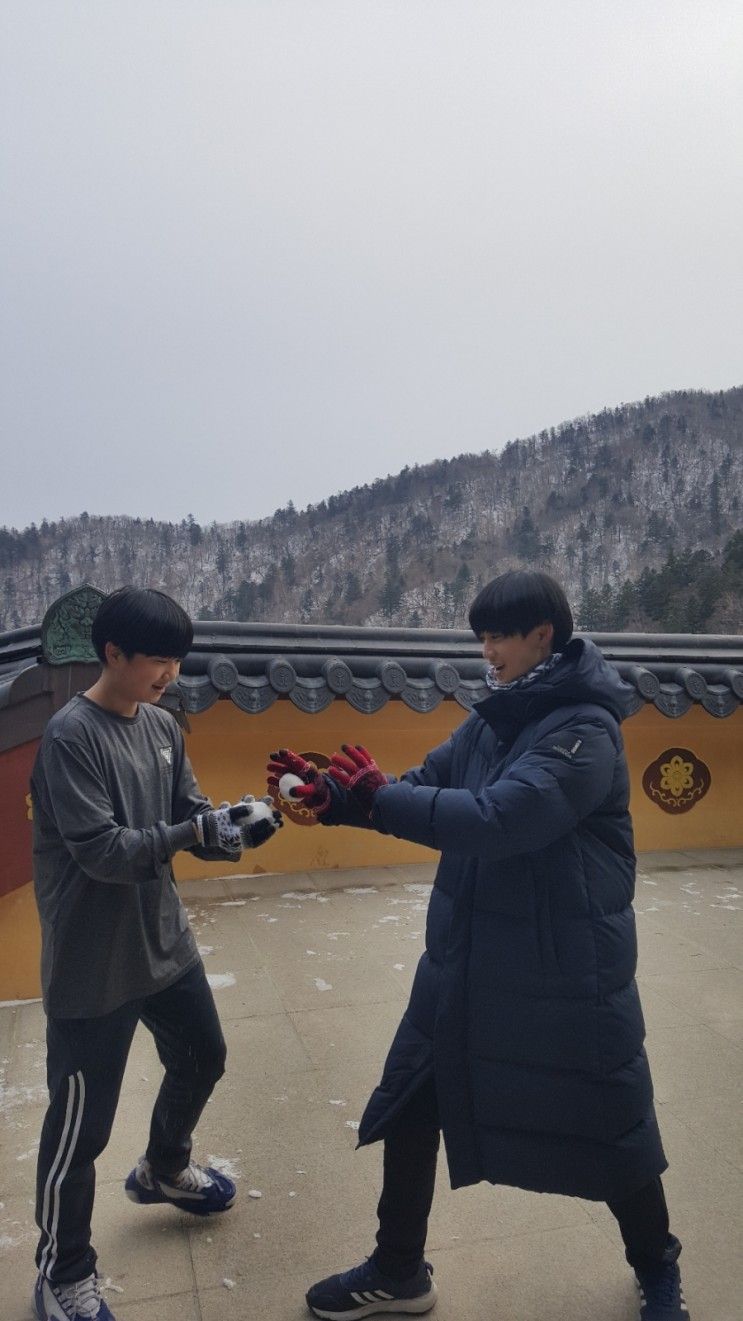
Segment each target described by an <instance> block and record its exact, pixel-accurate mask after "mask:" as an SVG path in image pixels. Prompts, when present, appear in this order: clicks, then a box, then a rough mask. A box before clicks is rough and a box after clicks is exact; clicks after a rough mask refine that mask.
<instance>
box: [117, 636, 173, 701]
mask: <svg viewBox="0 0 743 1321" xmlns="http://www.w3.org/2000/svg"><path fill="white" fill-rule="evenodd" d="M106 663H107V670H108V673H109V675H110V677H111V678H112V679H114V680H115V683H116V689H117V692H118V693H119V694H120V696H121V697H123V698H125V699H126V700H127V701H129V702H132V703H136V702H159V701H160V698H161V697H162V695H163V693H164V692H165V689H166V688H167V686H168V684H169V683H173V681H174V680H175V679H177V678H178V675H179V674H180V670H181V662H180V660H178V659H176V657H174V656H145V655H144V653H143V652H141V651H135V653H134V655H133V656H127V655H125V653H124V652H123V651H122V650H121V648H120V647H116V646H115V645H114V644H113V643H112V642H107V643H106Z"/></svg>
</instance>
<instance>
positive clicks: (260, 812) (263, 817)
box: [230, 794, 284, 849]
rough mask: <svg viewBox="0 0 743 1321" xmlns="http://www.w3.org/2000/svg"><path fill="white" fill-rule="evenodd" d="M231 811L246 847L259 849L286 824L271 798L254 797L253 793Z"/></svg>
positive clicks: (243, 844) (241, 800)
mask: <svg viewBox="0 0 743 1321" xmlns="http://www.w3.org/2000/svg"><path fill="white" fill-rule="evenodd" d="M230 812H231V813H232V817H233V820H234V822H235V824H236V826H237V828H238V831H239V833H240V838H241V840H242V846H243V848H244V849H257V848H258V847H259V846H260V845H261V844H265V842H266V840H267V839H270V838H271V836H272V835H275V834H276V831H277V830H280V829H281V827H282V826H283V824H284V818H283V816H282V815H281V813H280V812H277V811H276V809H275V807H274V805H273V800H272V799H271V798H254V797H253V795H252V794H245V796H244V797H243V798H241V799H240V802H239V803H236V804H235V806H234V807H231V808H230Z"/></svg>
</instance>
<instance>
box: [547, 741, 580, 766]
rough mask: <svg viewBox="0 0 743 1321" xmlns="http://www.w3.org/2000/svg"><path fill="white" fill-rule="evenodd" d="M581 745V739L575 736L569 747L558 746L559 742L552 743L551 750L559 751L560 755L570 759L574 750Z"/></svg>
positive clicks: (573, 754) (574, 752)
mask: <svg viewBox="0 0 743 1321" xmlns="http://www.w3.org/2000/svg"><path fill="white" fill-rule="evenodd" d="M582 747H583V739H582V738H577V739H576V740H575V742H574V743H573V744H571V746H570V747H569V748H563V747H561V746H560V744H559V743H553V744H552V751H553V752H559V753H560V756H561V757H565V758H566V759H567V760H568V761H570V758H571V757H574V756H575V754H576V752H577V751H578V750H579V748H582Z"/></svg>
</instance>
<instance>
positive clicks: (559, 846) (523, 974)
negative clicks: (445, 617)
mask: <svg viewBox="0 0 743 1321" xmlns="http://www.w3.org/2000/svg"><path fill="white" fill-rule="evenodd" d="M470 624H471V626H472V629H473V630H474V632H475V635H476V636H477V637H478V638H479V639H480V641H481V642H482V644H483V652H484V656H485V659H486V660H487V661H488V662H489V665H490V668H489V671H488V676H487V679H488V686H489V688H490V689H491V692H490V695H489V696H488V697H487V698H486V699H485V700H484V701H483V702H480V703H479V704H478V705H477V706H476V707H475V709H474V711H473V712H472V714H471V715H470V717H469V718H468V719H467V720H466V721H465V722H464V723H463V724H462V725H461V726H460V727H459V728H458V729H457V730H456V731H455V732H454V734H453V735H452V737H451V738H450V739H449V740H448V742H447V743H444V744H442V745H441V746H440V747H438V748H436V749H434V751H433V752H431V753H430V755H429V756H428V757H427V758H426V760H425V762H424V764H423V765H422V766H420V767H417V768H416V769H414V770H411V771H408V772H407V773H406V774H405V775H403V776H402V778H401V779H400V780H399V781H396V780H394V778H393V777H389V776H386V775H384V774H383V773H382V772H381V771H380V770H379V768H378V767H377V766H376V764H375V762H374V761H373V759H372V758H371V757H370V755H369V754H368V753H367V752H366V750H365V749H363V748H361V747H360V746H357V747H355V748H354V747H350V746H349V745H344V748H343V753H336V754H335V755H334V757H333V759H332V763H331V767H330V772H329V774H330V776H332V777H333V778H332V780H331V779H328V778H327V777H326V776H324V775H320V774H319V773H318V772H317V771H316V770H315V769H314V768H313V767H311V766H310V765H309V764H308V763H307V762H304V761H302V759H301V758H298V757H297V756H296V754H294V753H292V752H289V751H288V750H286V749H282V751H281V752H280V753H277V754H273V761H272V764H271V767H270V768H269V769H270V773H271V777H272V780H271V782H272V783H273V784H275V783H276V779H277V777H278V775H280V774H282V773H283V772H284V771H286V770H289V771H291V772H293V773H295V774H298V775H300V776H301V778H302V779H303V780H304V781H305V785H304V786H302V787H300V788H299V789H298V790H295V793H297V795H298V796H299V797H303V798H304V801H305V803H306V804H307V805H309V806H312V807H313V808H314V809H315V811H316V813H317V814H318V816H319V817H320V819H321V820H322V821H323V822H324V823H326V824H328V825H355V826H365V827H367V828H368V827H371V828H372V829H374V830H378V831H380V832H381V833H383V834H391V835H397V836H398V837H399V838H401V839H409V840H413V841H415V842H417V843H420V844H425V845H427V846H428V847H429V848H434V849H440V850H441V861H440V864H439V868H438V871H437V874H436V881H435V884H434V888H433V892H432V895H431V901H430V906H429V913H428V922H427V931H426V950H425V953H424V954H423V955H422V957H421V960H420V963H419V965H418V969H417V973H416V976H415V981H414V984H413V989H412V993H411V997H410V1003H409V1005H408V1008H407V1010H406V1012H405V1014H404V1016H403V1019H402V1022H401V1023H400V1026H399V1028H398V1031H397V1033H396V1035H395V1038H394V1041H393V1043H392V1046H391V1049H390V1052H389V1055H388V1058H387V1062H386V1065H385V1068H384V1073H383V1077H382V1080H381V1082H380V1084H379V1086H378V1087H377V1088H376V1090H375V1091H374V1093H373V1094H372V1096H371V1099H370V1101H369V1103H368V1105H367V1108H366V1111H365V1113H364V1116H363V1119H362V1122H361V1127H360V1132H359V1142H360V1144H361V1145H364V1144H366V1143H369V1142H374V1141H376V1140H377V1139H379V1138H383V1139H384V1184H383V1190H382V1196H381V1200H380V1202H379V1207H378V1216H379V1231H378V1234H377V1247H376V1250H375V1252H374V1254H373V1255H372V1256H371V1257H370V1258H369V1260H368V1261H365V1262H364V1263H363V1264H362V1265H360V1266H357V1267H355V1268H353V1269H351V1270H349V1271H344V1272H342V1273H341V1274H338V1275H333V1276H330V1277H329V1278H328V1279H326V1280H323V1281H321V1282H320V1283H319V1284H316V1285H313V1287H312V1288H311V1289H310V1290H309V1292H308V1294H307V1302H308V1304H309V1306H310V1308H311V1309H312V1310H313V1312H314V1313H315V1315H317V1316H319V1317H326V1318H331V1319H333V1318H334V1319H336V1321H341V1319H342V1318H352V1317H364V1316H369V1315H372V1314H373V1313H376V1312H407V1313H422V1312H425V1311H428V1309H429V1308H430V1307H432V1306H433V1304H434V1302H435V1298H436V1288H435V1285H434V1282H433V1280H432V1278H431V1275H432V1272H431V1268H430V1266H429V1265H428V1263H427V1262H425V1261H424V1247H425V1239H426V1230H427V1221H428V1213H429V1211H430V1207H431V1202H432V1198H433V1190H434V1179H435V1170H436V1157H437V1150H438V1146H439V1134H440V1132H443V1135H444V1142H445V1146H446V1154H447V1158H448V1164H449V1173H450V1178H451V1183H452V1187H454V1188H456V1187H460V1186H463V1185H466V1184H473V1183H477V1182H479V1181H480V1180H488V1181H490V1182H491V1183H503V1184H510V1185H514V1186H516V1187H520V1188H527V1189H533V1190H535V1191H538V1192H552V1193H562V1194H567V1195H572V1196H576V1197H584V1198H589V1199H591V1200H594V1201H605V1202H607V1203H608V1204H609V1207H610V1208H611V1210H612V1212H613V1213H614V1215H615V1217H616V1218H617V1221H618V1224H619V1229H620V1232H621V1235H622V1238H623V1240H624V1244H625V1249H626V1255H627V1260H628V1261H629V1263H630V1265H631V1266H632V1267H633V1268H634V1271H635V1275H636V1277H637V1281H638V1284H639V1286H640V1316H641V1318H642V1321H671V1319H672V1318H673V1319H674V1321H682V1319H683V1321H686V1319H687V1318H688V1315H689V1314H688V1312H687V1310H686V1307H685V1303H684V1299H683V1294H682V1292H681V1285H680V1276H679V1269H678V1265H677V1258H678V1255H679V1252H680V1250H681V1245H680V1243H679V1242H678V1240H677V1239H676V1238H674V1237H673V1236H672V1235H671V1234H670V1233H669V1225H668V1213H667V1209H666V1203H665V1198H664V1194H663V1188H662V1185H661V1180H660V1175H661V1173H662V1171H663V1170H664V1169H665V1168H666V1159H665V1156H664V1154H663V1148H662V1145H661V1139H660V1134H659V1132H658V1126H657V1122H656V1117H655V1111H654V1108H653V1091H652V1082H651V1078H650V1071H649V1067H648V1061H647V1057H646V1055H645V1050H644V1047H643V1040H644V1036H645V1028H644V1023H643V1017H642V1010H641V1007H640V1000H639V996H638V991H637V986H636V984H635V968H636V960H637V946H636V934H635V920H634V913H633V910H632V907H631V904H632V898H633V893H634V882H635V855H634V850H633V840H632V823H631V819H630V815H629V810H628V802H629V777H628V772H627V765H626V761H625V757H624V751H623V746H622V738H621V734H620V731H619V724H620V721H621V720H622V719H623V717H624V715H625V714H626V712H627V709H628V697H629V696H630V690H629V688H628V687H627V685H625V684H624V683H623V682H622V681H621V679H620V678H619V676H618V674H617V672H616V670H615V669H614V668H613V667H612V666H611V665H609V664H608V663H607V662H606V661H605V660H604V658H603V656H602V655H601V653H600V651H599V650H598V648H597V647H596V646H595V645H594V644H593V643H592V642H590V641H589V640H588V639H584V638H575V639H573V640H572V641H571V635H572V631H573V620H572V616H571V613H570V607H569V605H568V602H567V600H566V598H565V595H564V593H563V591H562V589H561V588H560V587H559V586H558V584H557V583H556V582H554V580H553V579H551V578H549V577H548V576H547V575H546V574H543V573H536V572H517V571H514V572H510V573H506V574H503V575H502V576H501V577H498V578H496V579H494V580H493V582H491V583H489V584H488V586H486V587H485V588H483V590H482V591H481V592H480V594H479V596H478V597H477V598H476V600H475V601H474V603H473V605H472V607H471V610H470Z"/></svg>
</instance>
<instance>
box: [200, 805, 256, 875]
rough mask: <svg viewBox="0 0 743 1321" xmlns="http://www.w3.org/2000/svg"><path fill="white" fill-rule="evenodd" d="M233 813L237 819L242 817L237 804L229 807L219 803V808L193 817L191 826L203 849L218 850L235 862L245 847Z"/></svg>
mask: <svg viewBox="0 0 743 1321" xmlns="http://www.w3.org/2000/svg"><path fill="white" fill-rule="evenodd" d="M235 812H237V814H238V819H239V817H240V816H242V815H243V812H242V809H241V806H240V805H239V804H238V806H237V807H230V804H229V803H220V805H219V807H213V808H211V810H210V811H208V812H201V813H200V814H199V816H196V817H194V819H193V824H194V830H195V831H196V837H197V839H198V841H199V844H200V845H201V847H202V848H203V849H219V850H220V851H221V852H222V853H226V854H228V855H229V856H230V857H231V858H233V859H234V861H235V862H237V861H238V859H239V857H240V854H241V853H242V851H243V849H244V847H245V845H244V844H243V840H242V834H241V833H240V829H239V826H238V825H237V823H236V818H235V816H234V815H233V814H234V813H235Z"/></svg>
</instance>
